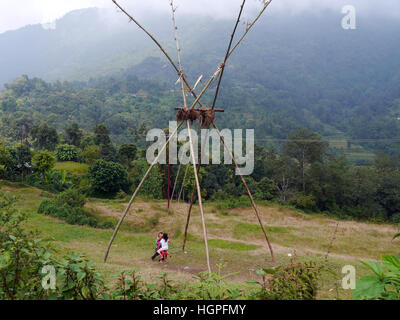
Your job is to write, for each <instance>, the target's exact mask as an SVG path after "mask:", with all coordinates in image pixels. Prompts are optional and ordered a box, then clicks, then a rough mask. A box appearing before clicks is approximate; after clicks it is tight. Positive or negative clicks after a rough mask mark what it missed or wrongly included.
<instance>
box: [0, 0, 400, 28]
mask: <svg viewBox="0 0 400 320" xmlns="http://www.w3.org/2000/svg"><path fill="white" fill-rule="evenodd" d="M175 2H176V4H177V5H178V6H179V13H180V14H184V13H193V12H198V13H201V14H211V15H213V16H215V17H217V18H227V17H232V15H233V14H235V12H237V10H238V7H239V6H240V4H241V2H242V0H175ZM247 2H248V4H247V12H248V13H250V12H251V11H252V10H254V9H255V8H256V7H257V6H260V4H259V1H258V0H247ZM119 3H120V4H121V5H122V6H124V7H127V8H129V9H130V10H137V11H138V12H140V13H141V14H143V13H149V12H152V10H157V11H162V10H169V0H119ZM343 5H354V6H355V7H356V9H359V10H360V11H361V12H366V11H368V12H379V13H384V14H388V15H399V16H400V0H378V1H376V0H375V1H374V0H273V2H272V4H271V6H270V10H271V11H274V10H275V11H278V10H279V11H282V10H285V11H288V12H290V13H297V12H301V11H315V10H320V9H321V8H329V9H331V10H336V11H338V12H339V13H340V11H341V8H342V7H343ZM88 7H100V8H113V7H115V5H114V4H113V3H112V1H111V0H0V33H2V32H5V31H7V30H12V29H17V28H20V27H23V26H25V25H28V24H37V23H48V22H51V21H54V20H56V19H58V18H60V17H62V16H63V15H64V14H66V13H68V12H69V11H72V10H75V9H82V8H88Z"/></svg>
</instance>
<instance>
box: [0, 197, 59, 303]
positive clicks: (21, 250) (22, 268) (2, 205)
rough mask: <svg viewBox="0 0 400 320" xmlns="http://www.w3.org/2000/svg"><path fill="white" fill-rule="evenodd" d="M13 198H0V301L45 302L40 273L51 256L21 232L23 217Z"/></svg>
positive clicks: (33, 239)
mask: <svg viewBox="0 0 400 320" xmlns="http://www.w3.org/2000/svg"><path fill="white" fill-rule="evenodd" d="M15 201H16V198H15V197H9V196H6V195H4V194H0V300H24V299H44V298H45V297H46V294H47V293H46V292H45V290H44V289H43V288H42V276H41V273H40V272H41V270H42V268H43V266H45V265H48V264H51V263H52V261H51V254H50V253H49V252H48V251H47V249H46V248H45V247H44V246H43V244H42V243H41V241H40V240H37V239H35V238H34V235H33V234H31V233H27V232H25V231H24V229H23V228H22V223H23V222H24V221H25V220H26V216H25V215H24V214H22V213H21V212H19V211H18V210H16V209H15V206H14V204H15Z"/></svg>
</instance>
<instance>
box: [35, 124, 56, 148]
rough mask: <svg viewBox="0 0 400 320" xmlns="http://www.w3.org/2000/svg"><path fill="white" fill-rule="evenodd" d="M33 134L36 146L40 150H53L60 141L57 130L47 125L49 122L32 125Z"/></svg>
mask: <svg viewBox="0 0 400 320" xmlns="http://www.w3.org/2000/svg"><path fill="white" fill-rule="evenodd" d="M31 136H32V139H33V144H34V146H35V147H36V148H38V149H40V150H42V149H45V150H50V151H53V150H54V149H55V147H56V145H57V143H58V134H57V130H56V129H55V128H52V127H49V126H47V123H43V124H42V125H40V126H34V127H32V131H31Z"/></svg>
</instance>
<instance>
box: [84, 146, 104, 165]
mask: <svg viewBox="0 0 400 320" xmlns="http://www.w3.org/2000/svg"><path fill="white" fill-rule="evenodd" d="M82 155H83V158H84V159H85V162H86V163H87V164H90V165H92V164H94V163H95V162H96V161H97V160H99V158H100V147H99V146H93V145H89V146H87V147H86V148H85V149H84V150H83V153H82Z"/></svg>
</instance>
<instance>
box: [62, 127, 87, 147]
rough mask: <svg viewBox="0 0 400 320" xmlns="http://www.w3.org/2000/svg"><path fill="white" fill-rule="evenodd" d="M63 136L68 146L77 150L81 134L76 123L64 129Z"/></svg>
mask: <svg viewBox="0 0 400 320" xmlns="http://www.w3.org/2000/svg"><path fill="white" fill-rule="evenodd" d="M65 136H66V137H65V140H66V141H67V143H68V144H70V145H73V146H75V147H78V148H79V147H80V145H81V140H82V136H83V133H82V130H81V129H79V126H78V124H77V123H76V122H74V123H73V124H72V125H71V126H70V127H68V128H66V129H65Z"/></svg>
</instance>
